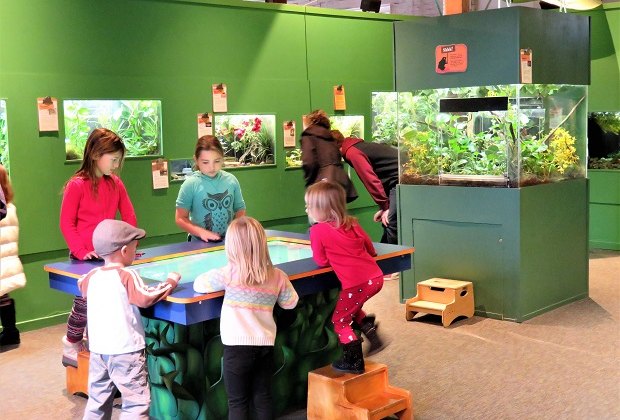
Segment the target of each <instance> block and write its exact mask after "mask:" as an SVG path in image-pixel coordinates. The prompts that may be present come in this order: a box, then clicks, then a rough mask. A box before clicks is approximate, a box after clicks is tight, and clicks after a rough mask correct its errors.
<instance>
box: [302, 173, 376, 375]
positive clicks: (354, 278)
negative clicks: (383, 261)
mask: <svg viewBox="0 0 620 420" xmlns="http://www.w3.org/2000/svg"><path fill="white" fill-rule="evenodd" d="M305 200H306V211H307V212H308V216H310V218H311V219H314V220H315V221H316V222H317V223H316V224H315V225H313V226H312V227H311V228H310V243H311V247H312V257H313V258H314V261H315V262H316V263H317V264H318V265H320V266H331V267H332V268H333V270H334V272H335V273H336V275H337V276H338V280H340V283H341V284H342V290H341V292H340V296H339V297H338V302H337V303H336V308H335V309H334V314H333V315H332V322H333V324H334V331H335V332H336V334H338V340H339V342H340V345H341V346H342V350H343V356H342V358H341V359H339V360H337V361H335V362H334V363H332V366H333V367H334V369H336V370H338V371H341V372H349V373H363V372H364V358H363V355H362V341H361V340H360V339H359V338H358V337H357V335H356V334H355V331H353V328H352V327H351V324H352V323H353V322H355V323H356V324H357V325H359V326H360V329H361V330H362V333H363V334H364V335H365V336H366V338H368V340H369V341H370V349H369V351H368V354H367V355H370V354H374V353H376V352H378V351H380V350H382V349H383V348H384V347H385V345H384V343H383V341H382V340H381V339H380V338H379V336H378V335H377V325H376V324H375V317H374V315H366V313H365V312H364V311H363V310H362V305H364V303H365V302H366V301H367V300H368V299H370V298H371V297H372V296H374V295H375V294H377V293H378V292H379V290H381V287H383V273H382V271H381V269H380V268H379V266H378V265H377V262H376V261H375V259H374V258H373V257H374V256H375V255H377V253H376V251H375V248H374V246H373V245H372V242H371V240H370V238H369V237H368V235H367V234H366V232H364V230H363V229H362V228H361V227H360V225H359V224H358V223H357V219H356V218H354V217H352V216H349V215H347V210H346V198H345V191H344V189H343V188H342V187H341V186H340V185H339V184H337V183H335V182H331V181H327V180H323V181H320V182H317V183H316V184H313V185H311V186H310V187H308V189H307V190H306V196H305Z"/></svg>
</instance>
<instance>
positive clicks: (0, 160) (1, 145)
mask: <svg viewBox="0 0 620 420" xmlns="http://www.w3.org/2000/svg"><path fill="white" fill-rule="evenodd" d="M0 164H2V166H4V167H5V168H6V170H7V171H9V172H10V162H9V136H8V133H7V120H6V101H5V100H0Z"/></svg>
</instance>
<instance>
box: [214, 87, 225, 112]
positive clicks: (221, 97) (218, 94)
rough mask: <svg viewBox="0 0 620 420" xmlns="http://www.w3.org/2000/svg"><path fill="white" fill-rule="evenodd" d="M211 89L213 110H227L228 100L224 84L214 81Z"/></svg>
mask: <svg viewBox="0 0 620 420" xmlns="http://www.w3.org/2000/svg"><path fill="white" fill-rule="evenodd" d="M212 91H213V112H228V101H227V98H226V84H225V83H216V84H214V85H213V86H212Z"/></svg>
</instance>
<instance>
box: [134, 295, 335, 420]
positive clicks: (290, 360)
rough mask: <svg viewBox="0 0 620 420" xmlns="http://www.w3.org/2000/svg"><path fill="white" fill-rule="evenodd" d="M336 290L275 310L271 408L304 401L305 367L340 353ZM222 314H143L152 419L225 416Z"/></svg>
mask: <svg viewBox="0 0 620 420" xmlns="http://www.w3.org/2000/svg"><path fill="white" fill-rule="evenodd" d="M337 297H338V290H337V289H332V290H327V291H324V292H319V293H317V294H314V295H309V296H304V297H300V299H299V303H298V304H297V307H296V308H295V309H293V310H291V311H284V310H281V309H280V308H276V310H275V311H274V315H275V319H276V323H277V325H278V333H277V336H276V343H275V352H274V358H275V360H274V362H275V363H274V365H275V372H274V375H273V403H274V413H275V414H276V415H278V414H281V413H282V412H283V411H284V410H285V409H286V408H288V407H299V406H304V405H305V403H306V398H307V388H308V372H309V371H311V370H314V369H316V368H318V367H321V366H324V365H326V364H328V363H330V362H331V361H333V360H334V359H335V358H336V357H338V356H339V352H340V350H339V347H338V340H337V337H336V334H335V333H334V331H333V325H332V323H331V314H332V311H333V309H334V306H335V305H336V299H337ZM219 321H220V320H219V319H213V320H210V321H206V322H203V323H200V324H195V325H190V326H184V325H180V324H175V323H172V322H168V321H160V320H155V319H149V318H143V322H144V329H145V333H146V345H147V364H148V370H149V377H150V379H149V380H150V383H151V410H150V415H151V417H153V418H156V419H183V420H188V419H225V418H227V415H228V407H227V397H226V390H225V388H224V381H223V377H222V352H223V345H222V342H221V340H220V325H219V324H220V322H219Z"/></svg>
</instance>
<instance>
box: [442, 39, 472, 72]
mask: <svg viewBox="0 0 620 420" xmlns="http://www.w3.org/2000/svg"><path fill="white" fill-rule="evenodd" d="M465 71H467V45H465V44H450V45H437V47H436V48H435V72H437V73H440V74H443V73H463V72H465Z"/></svg>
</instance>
